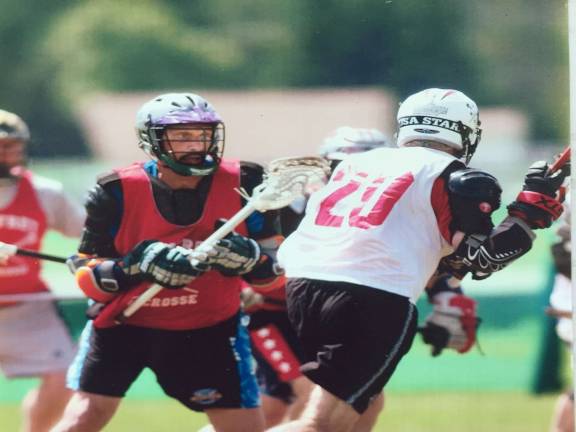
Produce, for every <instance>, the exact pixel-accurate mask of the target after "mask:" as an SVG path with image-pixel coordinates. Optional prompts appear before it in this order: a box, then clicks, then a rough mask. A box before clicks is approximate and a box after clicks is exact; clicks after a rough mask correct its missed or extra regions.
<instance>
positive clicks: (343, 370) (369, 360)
mask: <svg viewBox="0 0 576 432" xmlns="http://www.w3.org/2000/svg"><path fill="white" fill-rule="evenodd" d="M286 293H287V304H288V316H289V318H290V321H291V322H292V324H293V326H294V329H295V331H296V333H297V334H298V337H299V338H300V342H301V346H302V349H303V350H304V353H305V356H306V363H305V364H304V365H303V366H302V368H301V370H302V373H304V375H306V376H307V377H308V378H310V379H311V380H312V381H314V382H315V383H316V384H318V385H320V386H321V387H323V388H324V389H325V390H327V391H328V392H330V393H332V394H333V395H335V396H336V397H338V398H339V399H342V400H343V401H346V402H347V403H349V404H350V405H351V406H352V407H353V408H354V409H355V410H356V411H357V412H359V413H363V412H364V411H365V410H366V408H367V407H368V404H369V402H370V400H371V399H372V398H373V397H375V396H376V395H377V394H378V393H380V392H381V391H382V389H383V388H384V385H385V384H386V383H387V382H388V380H389V379H390V377H391V376H392V373H393V372H394V370H395V369H396V365H397V364H398V362H399V361H400V359H401V358H402V357H403V356H404V354H406V353H407V352H408V351H409V350H410V346H411V345H412V340H413V339H414V335H415V334H416V330H417V323H418V312H417V310H416V307H415V306H414V305H413V304H412V303H410V301H409V299H408V298H407V297H403V296H400V295H397V294H392V293H389V292H385V291H382V290H378V289H375V288H369V287H365V286H362V285H355V284H350V283H345V282H329V281H320V280H312V279H288V283H287V286H286Z"/></svg>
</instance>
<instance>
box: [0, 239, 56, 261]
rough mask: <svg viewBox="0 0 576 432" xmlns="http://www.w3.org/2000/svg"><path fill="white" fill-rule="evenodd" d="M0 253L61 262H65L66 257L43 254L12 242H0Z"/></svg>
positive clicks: (7, 255)
mask: <svg viewBox="0 0 576 432" xmlns="http://www.w3.org/2000/svg"><path fill="white" fill-rule="evenodd" d="M0 255H2V256H5V257H6V258H8V257H11V256H13V255H21V256H26V257H30V258H37V259H42V260H46V261H53V262H57V263H61V264H66V258H64V257H59V256H54V255H49V254H44V253H41V252H36V251H33V250H28V249H21V248H19V247H18V246H16V245H14V244H10V243H4V242H0Z"/></svg>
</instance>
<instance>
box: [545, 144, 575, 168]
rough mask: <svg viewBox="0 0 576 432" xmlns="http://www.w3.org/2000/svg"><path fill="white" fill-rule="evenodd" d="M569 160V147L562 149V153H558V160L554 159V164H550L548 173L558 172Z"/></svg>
mask: <svg viewBox="0 0 576 432" xmlns="http://www.w3.org/2000/svg"><path fill="white" fill-rule="evenodd" d="M569 160H570V147H566V148H565V149H564V151H563V152H562V153H560V156H559V157H558V159H556V162H554V163H553V164H552V166H551V167H550V169H549V173H550V174H553V173H555V172H556V171H558V170H559V169H560V168H562V167H563V166H564V165H566V163H567V162H568V161H569Z"/></svg>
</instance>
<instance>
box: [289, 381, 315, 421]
mask: <svg viewBox="0 0 576 432" xmlns="http://www.w3.org/2000/svg"><path fill="white" fill-rule="evenodd" d="M290 384H291V385H292V391H293V392H294V395H295V396H296V397H295V399H294V402H293V403H292V405H290V407H289V409H288V420H296V419H297V418H300V416H301V415H302V412H303V411H304V408H305V407H306V404H307V403H308V399H310V393H312V389H314V383H313V382H312V381H310V380H309V379H308V378H306V377H305V376H300V377H298V378H296V379H294V380H293V381H291V382H290Z"/></svg>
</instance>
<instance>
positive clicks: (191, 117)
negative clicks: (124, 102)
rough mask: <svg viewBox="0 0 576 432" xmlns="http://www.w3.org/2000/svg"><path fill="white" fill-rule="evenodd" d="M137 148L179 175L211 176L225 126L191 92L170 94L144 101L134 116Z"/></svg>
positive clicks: (213, 112)
mask: <svg viewBox="0 0 576 432" xmlns="http://www.w3.org/2000/svg"><path fill="white" fill-rule="evenodd" d="M136 131H137V135H138V139H139V144H138V145H139V146H140V148H142V149H143V150H144V151H145V152H146V153H147V154H148V155H149V156H150V157H152V158H153V159H155V160H158V161H160V162H162V163H164V164H165V165H166V166H168V168H170V169H171V170H172V171H174V172H175V173H177V174H179V175H182V176H205V175H210V174H212V173H213V172H214V171H215V170H216V169H217V168H218V165H219V164H220V161H221V160H222V155H223V153H224V123H223V122H222V119H221V118H220V116H219V115H218V113H216V111H214V108H212V106H211V105H210V104H209V103H208V102H207V101H206V100H205V99H204V98H202V97H200V96H198V95H195V94H193V93H170V94H166V95H161V96H158V97H156V98H154V99H153V100H151V101H149V102H147V103H146V104H144V105H143V106H142V108H140V110H139V111H138V114H137V116H136Z"/></svg>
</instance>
